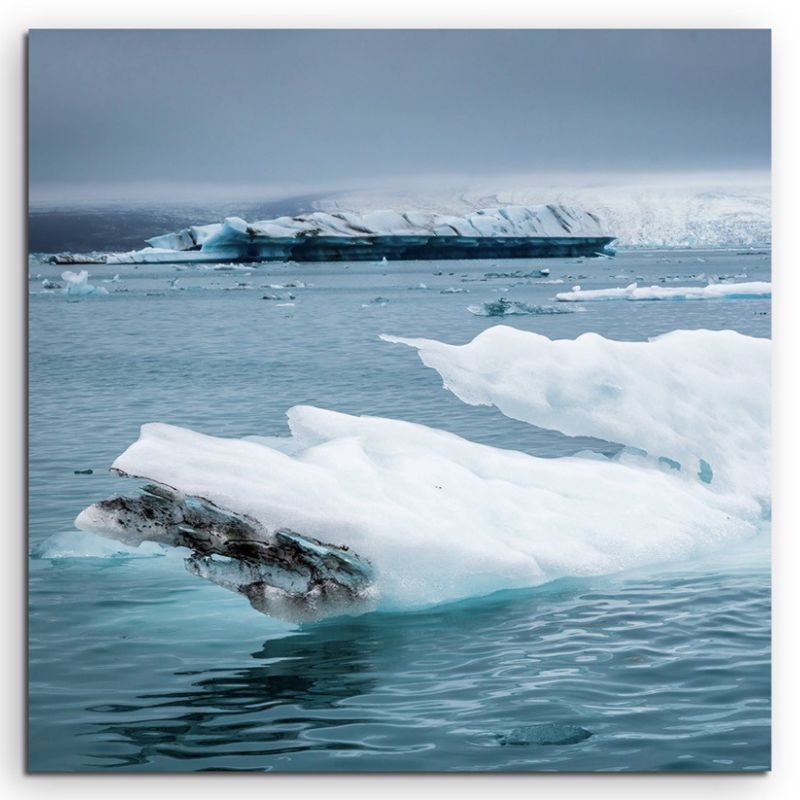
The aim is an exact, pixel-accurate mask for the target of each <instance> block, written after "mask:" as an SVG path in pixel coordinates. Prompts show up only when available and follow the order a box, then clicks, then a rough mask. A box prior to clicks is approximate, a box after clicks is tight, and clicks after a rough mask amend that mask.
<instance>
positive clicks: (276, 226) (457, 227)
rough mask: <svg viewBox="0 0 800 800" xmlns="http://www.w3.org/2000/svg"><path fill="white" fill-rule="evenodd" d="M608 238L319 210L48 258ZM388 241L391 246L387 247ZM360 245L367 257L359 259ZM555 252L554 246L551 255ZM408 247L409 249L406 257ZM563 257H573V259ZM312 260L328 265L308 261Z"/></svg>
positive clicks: (565, 215)
mask: <svg viewBox="0 0 800 800" xmlns="http://www.w3.org/2000/svg"><path fill="white" fill-rule="evenodd" d="M608 236H609V233H608V231H607V229H606V228H605V227H604V225H603V223H602V222H601V221H600V219H599V218H598V217H597V216H596V215H595V214H593V213H591V212H589V211H583V210H581V209H578V208H573V207H569V206H565V205H559V204H550V205H541V206H517V205H515V206H507V207H504V208H484V209H480V210H478V211H473V212H470V213H468V214H465V215H463V216H458V215H453V214H437V213H433V212H428V211H403V212H400V211H387V210H378V211H370V212H366V213H363V214H361V213H357V212H353V211H336V212H331V213H328V212H325V211H315V212H312V213H310V214H301V215H298V216H294V217H288V216H287V217H277V218H275V219H267V220H260V221H256V222H246V221H245V220H243V219H241V218H240V217H227V218H226V219H225V220H224V221H223V222H221V223H214V224H210V225H201V226H191V227H189V228H184V229H182V230H180V231H176V232H171V233H166V234H162V235H159V236H154V237H152V238H150V239H148V240H147V243H148V245H149V247H147V248H144V249H142V250H133V251H129V252H127V253H108V254H105V255H103V254H90V255H88V256H86V257H84V256H79V255H75V254H62V255H56V256H52V257H51V258H52V260H53V262H54V263H59V264H61V263H81V262H82V261H86V262H99V263H108V264H137V263H170V262H176V263H179V262H186V261H191V262H202V261H207V262H212V261H219V260H220V259H227V258H233V259H237V258H256V259H264V258H267V259H273V260H281V259H284V260H286V259H289V258H291V257H292V255H293V254H294V256H295V257H299V255H298V252H299V251H298V249H297V248H296V247H295V246H297V247H301V246H302V247H303V248H305V249H308V250H315V248H319V247H324V248H327V250H326V252H327V251H328V250H331V248H332V250H331V252H334V251H335V252H338V250H337V248H340V247H341V246H347V248H348V249H347V251H346V253H347V255H349V257H350V258H362V257H364V258H366V257H372V256H374V257H375V258H377V257H378V256H377V255H376V253H377V252H379V251H376V250H375V247H376V246H378V245H377V243H379V242H380V243H382V245H381V246H384V247H389V251H388V252H390V254H391V253H393V254H394V257H406V256H408V254H409V253H412V252H413V253H416V254H417V256H418V257H431V255H427V256H420V253H421V252H423V251H425V249H426V248H427V249H430V247H431V243H433V244H437V243H438V244H439V245H440V244H441V241H442V240H452V241H450V242H449V244H450V245H452V242H453V241H456V240H457V241H459V242H462V244H463V245H464V247H465V248H466V251H465V252H467V253H468V257H472V256H473V255H474V253H475V250H474V246H475V240H476V239H477V240H480V241H483V242H484V243H485V242H486V241H487V240H495V239H496V240H498V246H500V247H501V249H502V248H503V247H506V248H508V247H510V245H509V242H512V243H514V242H515V243H516V244H517V245H518V244H520V242H519V241H518V240H522V244H524V245H526V246H527V245H528V244H530V241H528V240H531V241H536V240H537V239H541V238H544V239H548V240H551V239H552V240H559V241H560V243H561V244H562V245H563V244H565V243H566V244H569V243H570V242H572V244H573V245H574V244H575V242H576V241H579V240H580V239H581V238H582V237H589V238H590V244H588V245H586V246H587V247H590V248H595V247H596V248H597V249H598V250H599V249H602V247H603V244H604V243H603V242H602V241H601V240H602V237H608ZM389 240H391V244H387V242H388V241H389ZM501 240H502V242H505V245H502V242H501ZM323 242H324V245H323V244H321V243H323ZM526 242H527V244H526ZM501 245H502V246H501ZM362 246H363V247H366V251H365V253H362V255H361V256H359V255H358V251H359V248H361V247H362ZM531 246H533V245H531ZM554 246H555V245H549V247H550V249H552V247H554ZM293 248H295V249H293ZM407 248H410V249H409V250H408V252H406V249H407ZM545 249H547V248H545ZM343 252H344V251H343ZM581 252H583V251H581ZM448 253H450V255H455V253H456V251H455V250H453V249H452V246H451V247H450V248H449V249H448V250H447V251H444V250H443V251H441V252H439V251H438V250H437V255H436V256H435V257H438V258H442V257H448ZM551 254H555V252H553V253H551ZM564 254H565V255H569V252H565V253H564ZM329 255H330V254H329ZM331 257H332V256H331ZM460 257H462V258H463V257H465V256H464V255H461V256H460ZM339 258H340V259H341V256H339ZM311 260H325V259H321V257H317V256H311ZM385 260H386V257H385V255H384V257H383V261H385Z"/></svg>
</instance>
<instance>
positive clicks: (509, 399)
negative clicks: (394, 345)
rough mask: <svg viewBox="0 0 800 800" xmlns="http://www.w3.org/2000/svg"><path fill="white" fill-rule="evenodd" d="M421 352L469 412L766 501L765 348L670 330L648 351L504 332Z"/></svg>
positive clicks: (422, 343) (745, 340)
mask: <svg viewBox="0 0 800 800" xmlns="http://www.w3.org/2000/svg"><path fill="white" fill-rule="evenodd" d="M383 338H384V339H385V340H386V341H389V342H399V343H402V344H407V345H409V346H411V347H415V348H416V349H417V350H418V351H419V355H420V358H421V359H422V361H423V363H424V364H426V365H427V366H429V367H432V368H433V369H435V370H437V371H438V372H439V374H440V375H441V376H442V380H443V382H444V386H445V388H446V389H449V390H450V391H452V392H453V393H454V394H456V396H458V397H459V398H460V399H461V400H463V401H464V402H466V403H470V404H471V405H494V406H496V407H497V408H498V409H500V411H501V412H502V413H503V414H505V415H506V416H509V417H513V418H514V419H519V420H522V421H524V422H529V423H531V424H533V425H537V426H539V427H542V428H550V429H553V430H558V431H561V432H563V433H566V434H568V435H570V436H580V435H586V436H596V437H598V438H601V439H606V440H608V441H612V442H618V443H620V444H623V445H627V446H631V447H636V448H640V449H642V450H645V451H646V452H647V453H649V454H650V455H651V456H653V457H654V458H665V459H669V460H671V461H674V462H677V463H678V464H680V465H681V466H682V471H683V472H684V473H688V474H689V475H699V474H703V473H705V474H706V475H708V469H707V468H706V467H703V463H702V462H705V463H706V465H708V466H710V470H711V474H712V475H713V478H712V480H711V485H712V487H715V488H720V489H722V490H733V491H737V492H740V493H742V494H745V495H747V494H750V495H767V494H768V492H769V467H770V392H769V386H770V353H771V343H770V341H769V340H768V339H758V338H754V337H751V336H744V335H743V334H740V333H736V332H735V331H703V330H700V331H673V332H672V333H668V334H665V335H664V336H660V337H657V338H655V339H652V340H651V341H649V342H620V341H614V340H610V339H605V338H604V337H602V336H600V335H598V334H595V333H585V334H583V335H581V336H578V338H577V339H559V340H551V339H548V338H547V337H546V336H541V335H539V334H537V333H531V332H527V331H521V330H517V329H516V328H510V327H506V326H496V327H494V328H489V329H488V330H485V331H484V332H483V333H481V334H479V335H478V336H477V337H475V339H473V340H472V342H470V343H468V344H465V345H462V346H457V345H449V344H444V343H442V342H437V341H433V340H430V339H403V338H396V337H390V336H384V337H383Z"/></svg>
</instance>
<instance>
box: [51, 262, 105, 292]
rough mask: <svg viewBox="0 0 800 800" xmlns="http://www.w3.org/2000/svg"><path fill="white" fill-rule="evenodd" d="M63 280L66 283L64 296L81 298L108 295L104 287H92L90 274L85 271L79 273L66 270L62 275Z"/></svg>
mask: <svg viewBox="0 0 800 800" xmlns="http://www.w3.org/2000/svg"><path fill="white" fill-rule="evenodd" d="M61 278H62V280H63V281H64V288H63V292H64V294H68V295H72V296H80V297H86V296H89V295H102V294H108V289H106V288H105V287H104V286H92V284H91V283H89V273H88V272H87V271H86V270H85V269H82V270H81V271H80V272H78V273H75V272H70V271H69V270H66V271H65V272H62V273H61Z"/></svg>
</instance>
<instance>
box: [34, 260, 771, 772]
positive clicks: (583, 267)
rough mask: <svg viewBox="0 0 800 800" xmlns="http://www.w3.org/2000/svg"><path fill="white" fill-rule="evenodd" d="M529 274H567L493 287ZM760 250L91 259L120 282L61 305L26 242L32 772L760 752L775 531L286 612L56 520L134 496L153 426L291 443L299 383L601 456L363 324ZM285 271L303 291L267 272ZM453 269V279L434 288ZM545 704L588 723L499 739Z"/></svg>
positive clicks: (571, 327) (598, 765)
mask: <svg viewBox="0 0 800 800" xmlns="http://www.w3.org/2000/svg"><path fill="white" fill-rule="evenodd" d="M538 266H547V267H549V268H550V269H551V275H550V276H549V279H547V280H549V281H554V280H561V281H563V283H560V284H559V283H548V282H545V279H521V278H513V277H510V278H489V279H484V273H486V272H513V271H515V270H522V271H525V272H527V271H528V270H530V269H532V268H534V267H538ZM769 267H770V264H769V257H768V256H767V255H764V254H761V253H750V254H745V255H742V254H737V253H736V252H716V253H698V252H692V253H687V252H674V251H673V252H669V253H664V252H660V253H657V252H628V253H622V254H621V255H619V256H618V257H617V258H616V259H614V260H601V259H595V260H591V261H589V260H587V261H584V262H582V263H578V262H576V261H574V260H548V261H547V262H536V263H534V262H531V261H528V260H525V261H496V262H492V261H476V262H464V261H456V262H406V263H399V262H396V263H392V264H364V263H361V264H307V265H261V266H254V267H252V268H245V269H241V268H240V269H236V270H233V271H220V270H214V269H208V268H201V267H190V268H186V269H182V270H176V268H174V267H170V266H158V267H155V266H154V267H147V266H140V267H139V268H138V269H136V268H134V267H130V266H128V267H105V266H90V267H89V270H90V272H91V278H90V280H91V282H92V283H94V284H95V285H98V286H104V287H106V288H107V289H108V290H109V292H110V294H109V295H108V296H104V297H85V298H68V297H66V296H64V295H62V294H60V293H43V292H41V281H42V280H43V279H44V278H50V279H59V274H60V268H56V267H52V266H48V265H43V264H40V263H38V262H37V261H35V260H32V261H31V263H30V265H29V271H30V276H31V280H30V291H31V295H30V303H29V315H30V345H29V347H30V423H29V424H30V428H29V436H30V461H29V471H30V479H29V480H30V500H29V538H30V551H31V558H30V562H29V589H30V600H29V606H30V612H29V664H30V666H29V680H30V686H29V712H30V713H29V718H30V723H29V766H30V768H31V769H33V770H37V771H42V770H47V771H50V770H60V771H76V770H77V771H91V770H101V771H120V770H139V771H147V770H150V771H185V770H274V771H281V770H282V771H288V770H311V771H338V770H346V771H354V770H391V771H404V770H436V771H450V770H507V771H508V770H613V771H620V770H627V771H632V770H659V769H668V770H763V769H766V768H768V767H769V763H770V739H769V723H770V719H769V715H770V684H769V670H770V650H769V648H770V637H769V630H770V591H769V553H768V547H767V545H766V543H765V542H762V541H755V542H751V543H749V544H748V545H747V546H746V547H745V548H743V549H742V550H740V551H737V552H726V553H724V554H720V555H719V557H717V558H713V559H711V560H709V561H708V562H707V563H702V564H698V563H693V564H691V565H684V564H673V565H670V566H669V567H666V568H665V567H661V568H659V569H658V570H655V569H654V570H652V571H641V572H637V573H629V574H620V575H615V576H610V577H605V578H597V579H592V580H563V581H557V582H554V583H552V584H550V585H547V586H544V587H540V588H538V589H536V590H530V591H524V592H514V593H504V594H501V595H494V596H492V597H489V598H475V599H473V600H470V601H468V602H463V603H458V604H454V605H449V606H446V607H439V608H434V609H427V610H424V611H420V612H416V613H406V614H388V613H374V614H369V615H365V616H363V617H359V618H345V619H339V620H332V621H328V622H326V623H322V624H317V625H309V626H304V627H301V628H297V627H293V626H289V625H286V624H283V623H279V622H276V621H274V620H271V619H269V618H266V617H264V616H262V615H260V614H258V613H256V612H255V611H253V610H252V609H251V608H250V606H249V605H248V604H247V602H246V601H245V600H244V599H240V598H239V597H237V596H235V595H232V594H230V593H228V592H225V591H224V590H222V589H219V588H218V587H215V586H213V585H211V584H206V583H204V582H202V581H199V580H197V579H196V578H192V577H191V576H190V575H188V574H187V573H186V572H185V571H184V569H183V565H182V559H181V558H180V556H179V555H178V554H177V553H172V554H168V555H166V556H165V555H163V554H160V553H159V552H157V551H155V550H145V551H144V552H142V553H137V554H136V555H135V556H132V555H130V554H121V553H118V552H117V548H116V547H115V545H114V544H113V543H109V542H105V541H104V540H101V539H96V538H95V537H91V536H88V535H84V534H78V533H77V532H75V533H72V532H71V531H72V520H73V519H74V517H75V515H76V514H77V513H78V512H79V511H80V510H81V509H82V508H83V507H84V506H86V505H88V504H89V503H91V502H93V501H95V500H97V499H99V498H102V497H104V496H107V495H109V494H112V493H114V492H117V491H120V490H122V489H123V488H124V484H123V483H122V482H121V481H120V480H119V479H116V478H114V477H113V476H111V475H110V474H109V473H108V471H107V468H108V466H109V464H110V463H111V462H112V460H113V459H114V458H115V457H116V456H117V455H118V454H119V453H120V452H121V451H122V450H124V449H125V448H126V447H127V446H128V445H129V444H130V443H131V442H132V441H133V440H135V439H136V437H137V435H138V428H139V425H140V424H142V423H144V422H150V421H156V420H158V421H162V422H170V423H174V424H178V425H184V426H188V427H191V428H194V429H197V430H201V431H204V432H207V433H211V434H216V435H221V436H243V435H249V434H261V435H285V434H287V433H288V429H287V426H286V422H285V412H286V409H287V408H289V407H290V406H292V405H296V404H300V403H310V404H313V405H318V406H321V407H325V408H333V409H336V410H339V411H344V412H348V413H353V414H372V415H380V416H388V417H396V418H400V419H407V420H411V421H415V422H421V423H424V424H427V425H432V426H436V427H439V428H444V429H447V430H451V431H454V432H455V433H458V434H459V435H462V436H465V437H467V438H470V439H472V440H475V441H480V442H485V443H487V444H492V445H496V446H500V447H509V448H515V449H520V450H525V451H528V452H531V453H535V454H539V455H545V456H558V455H565V454H569V453H573V452H576V451H578V450H582V449H585V448H586V447H587V446H592V447H595V448H597V449H600V450H605V451H609V450H613V447H612V446H610V445H608V444H605V443H598V442H594V441H593V440H590V439H572V438H568V437H564V436H561V435H559V434H557V433H553V432H549V431H542V430H538V429H536V428H533V427H531V426H529V425H525V424H523V423H518V422H514V421H513V420H509V419H507V418H505V417H503V416H502V415H500V414H499V413H497V412H496V411H494V410H492V409H488V408H473V407H468V406H466V405H464V404H462V403H461V402H459V401H458V400H457V399H456V398H455V397H453V396H452V395H451V394H450V393H448V392H445V391H443V390H442V387H441V382H440V379H439V377H438V376H437V375H436V374H435V373H434V372H433V371H432V370H427V369H424V368H422V366H421V365H420V363H419V361H418V359H417V357H416V355H415V354H414V353H413V352H412V351H410V350H409V349H407V348H399V347H393V346H391V345H389V344H385V343H382V342H380V341H379V340H378V335H379V334H380V333H392V334H398V335H404V336H428V337H433V338H438V339H442V340H445V341H448V342H453V343H463V342H466V341H468V340H470V339H472V338H473V337H474V336H475V335H476V334H477V333H479V332H480V331H481V330H483V329H485V328H486V327H489V326H490V325H492V324H496V323H497V322H499V321H501V320H498V319H493V318H487V317H479V316H475V315H473V314H471V313H469V312H468V311H467V310H466V307H467V306H468V305H474V304H478V305H480V304H482V303H483V302H487V301H492V300H496V299H497V298H498V297H500V296H504V297H508V298H509V299H512V300H520V301H523V302H525V303H529V304H535V305H552V304H553V300H552V297H553V295H554V294H555V293H556V292H557V291H565V290H568V289H569V288H570V287H571V286H573V285H575V284H578V283H579V284H580V285H581V286H582V287H584V288H602V287H607V286H623V285H626V284H627V283H629V282H631V281H632V280H635V279H636V277H641V278H644V281H643V282H645V283H647V284H650V283H658V282H659V281H660V279H661V278H666V277H667V276H675V280H674V281H671V282H667V283H665V284H664V285H667V286H670V285H699V283H701V282H702V281H701V280H700V281H695V280H692V279H691V276H696V275H698V274H699V273H704V274H705V275H706V276H734V275H735V276H743V275H747V278H744V277H737V278H736V280H768V279H769ZM117 272H119V273H120V280H119V281H114V282H108V283H103V280H108V281H110V280H111V278H113V276H114V274H115V273H117ZM175 278H177V279H178V282H177V284H175V286H174V288H173V287H171V285H170V281H172V280H174V279H175ZM289 282H295V283H296V282H302V283H305V284H307V285H306V287H304V288H278V289H275V288H268V287H269V285H270V284H274V285H279V284H286V283H289ZM640 282H641V281H640ZM421 284H422V285H424V286H425V287H427V288H422V287H421V286H420V285H421ZM449 288H456V289H465V290H468V292H467V291H465V292H463V293H442V290H444V289H449ZM290 293H291V294H293V295H294V298H295V299H294V300H293V301H292V300H290V299H289V297H288V295H289V294H290ZM264 295H278V296H280V297H281V299H280V300H265V299H262V297H263V296H264ZM375 298H383V299H384V300H385V301H386V302H385V303H382V302H373V301H374V300H375ZM287 302H293V303H294V305H291V306H286V305H280V304H281V303H287ZM502 322H504V323H505V324H511V325H514V326H516V327H519V328H523V329H526V330H533V331H538V332H540V333H544V334H546V335H548V336H551V337H574V336H576V335H577V334H579V333H582V332H584V331H598V332H599V333H602V334H603V335H605V336H608V337H612V338H620V339H631V340H635V339H644V338H647V337H648V336H653V335H656V334H659V333H664V332H667V331H669V330H673V329H675V328H711V329H719V328H735V329H736V330H739V331H742V332H743V333H748V334H751V335H755V336H769V335H770V303H769V301H767V300H741V301H739V300H737V301H689V302H674V301H669V302H652V303H644V302H639V303H632V302H606V303H587V304H585V311H584V312H577V313H570V314H559V315H547V316H513V317H507V318H505V319H504V320H502ZM763 390H764V391H767V390H768V388H767V387H764V388H763ZM86 469H91V470H93V473H92V474H91V475H83V474H74V473H75V470H86ZM764 538H766V536H765V537H764ZM545 723H551V724H555V725H573V726H580V727H582V728H584V729H586V730H587V731H590V732H591V734H592V735H591V736H590V737H589V738H586V739H584V740H582V741H579V742H576V743H572V744H557V745H542V744H536V743H535V742H532V743H531V744H528V745H509V744H503V743H502V742H503V741H504V739H503V735H504V734H505V733H507V732H508V731H510V730H513V729H515V728H519V727H524V726H531V725H539V724H545Z"/></svg>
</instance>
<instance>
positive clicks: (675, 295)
mask: <svg viewBox="0 0 800 800" xmlns="http://www.w3.org/2000/svg"><path fill="white" fill-rule="evenodd" d="M769 297H772V284H771V283H769V282H767V281H751V282H750V283H709V284H708V285H707V286H674V287H665V286H639V285H638V284H637V283H631V284H629V285H628V286H625V287H621V288H614V289H581V287H580V286H574V287H573V288H572V291H569V292H561V293H559V294H557V295H556V300H559V301H561V302H584V301H588V300H745V299H750V298H769Z"/></svg>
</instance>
